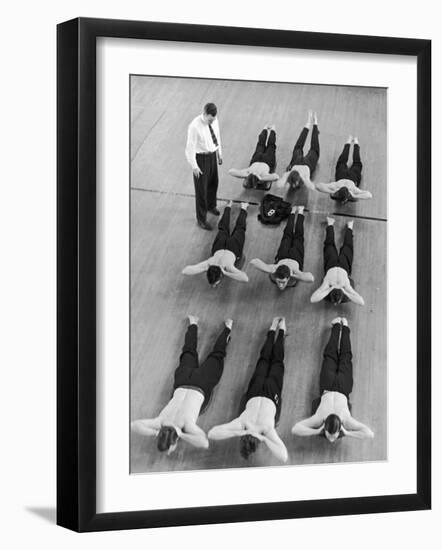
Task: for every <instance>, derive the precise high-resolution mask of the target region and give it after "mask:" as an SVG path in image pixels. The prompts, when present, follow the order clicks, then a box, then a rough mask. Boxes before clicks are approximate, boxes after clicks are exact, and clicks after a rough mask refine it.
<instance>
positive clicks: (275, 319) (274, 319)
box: [270, 317, 280, 330]
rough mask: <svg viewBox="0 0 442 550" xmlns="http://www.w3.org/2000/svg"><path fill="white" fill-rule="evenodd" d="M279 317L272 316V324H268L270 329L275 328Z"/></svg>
mask: <svg viewBox="0 0 442 550" xmlns="http://www.w3.org/2000/svg"><path fill="white" fill-rule="evenodd" d="M279 319H280V318H279V317H274V318H273V321H272V324H271V325H270V330H276V328H277V326H278V324H279Z"/></svg>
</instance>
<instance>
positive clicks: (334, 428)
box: [324, 414, 342, 435]
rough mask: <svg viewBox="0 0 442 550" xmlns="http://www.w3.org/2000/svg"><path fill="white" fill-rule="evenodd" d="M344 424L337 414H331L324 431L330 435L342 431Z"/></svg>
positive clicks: (325, 423)
mask: <svg viewBox="0 0 442 550" xmlns="http://www.w3.org/2000/svg"><path fill="white" fill-rule="evenodd" d="M341 426H342V422H341V419H340V418H339V416H338V415H337V414H329V415H328V416H327V418H326V419H325V422H324V430H325V431H326V432H327V433H329V434H330V435H334V434H335V433H338V432H340V431H341Z"/></svg>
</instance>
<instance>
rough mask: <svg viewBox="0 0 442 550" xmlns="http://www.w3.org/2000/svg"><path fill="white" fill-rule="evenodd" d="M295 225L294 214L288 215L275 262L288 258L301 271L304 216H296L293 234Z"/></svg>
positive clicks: (302, 266)
mask: <svg viewBox="0 0 442 550" xmlns="http://www.w3.org/2000/svg"><path fill="white" fill-rule="evenodd" d="M294 225H295V214H290V216H289V217H288V220H287V224H286V226H285V229H284V233H283V235H282V239H281V244H280V245H279V248H278V252H277V253H276V258H275V261H276V262H279V260H284V259H286V258H290V259H291V260H295V261H297V262H298V264H299V269H300V270H301V271H302V269H303V268H304V215H303V214H298V219H297V220H296V227H295V232H294V233H293V226H294Z"/></svg>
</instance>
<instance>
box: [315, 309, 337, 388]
mask: <svg viewBox="0 0 442 550" xmlns="http://www.w3.org/2000/svg"><path fill="white" fill-rule="evenodd" d="M340 334H341V318H340V317H336V319H333V321H332V329H331V333H330V338H329V340H328V342H327V345H326V346H325V349H324V358H323V361H322V367H321V374H320V375H319V389H320V393H321V395H322V392H324V391H333V389H334V382H335V378H336V375H337V370H338V361H339V349H338V345H339V336H340Z"/></svg>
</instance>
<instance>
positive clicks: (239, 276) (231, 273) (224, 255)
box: [182, 249, 249, 283]
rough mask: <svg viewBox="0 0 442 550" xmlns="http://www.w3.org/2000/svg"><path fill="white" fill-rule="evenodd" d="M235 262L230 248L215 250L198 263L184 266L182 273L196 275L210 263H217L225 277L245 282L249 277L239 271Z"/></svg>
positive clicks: (206, 268) (203, 270)
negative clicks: (207, 257) (211, 254)
mask: <svg viewBox="0 0 442 550" xmlns="http://www.w3.org/2000/svg"><path fill="white" fill-rule="evenodd" d="M235 262H236V256H235V254H234V253H233V252H232V251H231V250H227V249H223V250H217V251H216V252H215V254H214V255H213V256H211V257H210V258H209V259H207V260H204V261H203V262H200V263H199V264H195V265H188V266H186V267H185V268H184V269H183V271H182V273H183V275H198V273H204V272H205V271H207V270H208V269H209V267H210V266H211V265H217V266H219V267H220V268H221V271H222V272H223V273H224V275H227V277H230V278H231V279H235V281H241V282H244V283H246V282H247V281H248V280H249V278H248V277H247V275H246V274H245V273H244V271H241V270H240V269H238V268H236V267H235Z"/></svg>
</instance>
